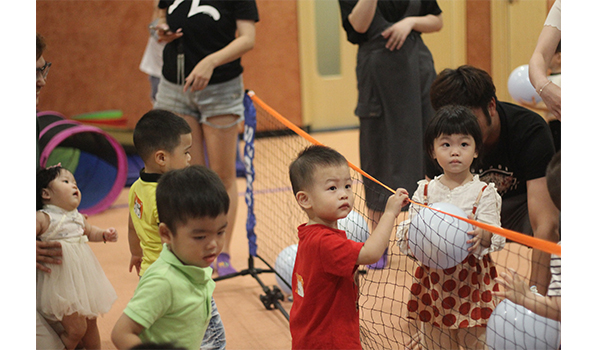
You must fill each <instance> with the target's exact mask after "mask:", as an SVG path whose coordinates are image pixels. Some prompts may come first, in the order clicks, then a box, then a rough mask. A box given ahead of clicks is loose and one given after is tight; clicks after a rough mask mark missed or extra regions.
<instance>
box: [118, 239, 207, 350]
mask: <svg viewBox="0 0 600 350" xmlns="http://www.w3.org/2000/svg"><path fill="white" fill-rule="evenodd" d="M211 275H212V268H210V267H207V268H201V267H196V266H190V265H183V264H182V263H181V261H179V259H178V258H177V257H176V256H175V255H174V254H173V253H172V252H171V251H170V250H169V249H168V248H167V246H166V244H165V245H164V247H163V250H162V252H161V253H160V256H159V258H158V259H157V260H156V261H155V262H154V263H153V264H152V265H151V266H150V267H149V268H148V269H147V270H146V273H144V275H143V276H142V278H141V279H140V283H139V284H138V286H137V288H136V290H135V293H134V295H133V297H132V298H131V300H130V301H129V304H127V307H126V308H125V310H124V311H123V312H124V313H125V314H126V315H127V316H128V317H129V318H131V319H132V320H133V321H135V322H137V323H139V324H140V325H141V326H142V327H144V328H145V330H144V331H143V332H142V333H141V334H140V338H141V339H142V341H143V342H157V343H162V342H173V343H175V344H176V345H177V346H181V347H184V348H186V349H191V350H193V349H200V344H201V343H202V338H203V337H204V333H205V332H206V328H207V327H208V322H209V321H210V315H211V297H212V293H213V291H214V290H215V281H213V279H212V277H211Z"/></svg>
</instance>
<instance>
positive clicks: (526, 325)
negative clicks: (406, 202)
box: [486, 299, 560, 350]
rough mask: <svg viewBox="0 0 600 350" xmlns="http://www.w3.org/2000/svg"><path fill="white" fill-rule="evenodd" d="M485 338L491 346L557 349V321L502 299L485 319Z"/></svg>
mask: <svg viewBox="0 0 600 350" xmlns="http://www.w3.org/2000/svg"><path fill="white" fill-rule="evenodd" d="M486 338H487V340H486V342H487V346H488V347H489V348H490V350H502V349H536V350H556V349H558V347H559V345H560V322H558V321H554V320H551V319H549V318H545V317H542V316H540V315H537V314H535V313H533V312H532V311H530V310H528V309H526V308H525V307H523V306H521V305H517V304H515V303H513V302H512V301H510V300H508V299H504V300H503V301H502V302H501V303H500V304H498V306H496V309H494V311H493V312H492V315H491V316H490V319H489V320H488V324H487V330H486Z"/></svg>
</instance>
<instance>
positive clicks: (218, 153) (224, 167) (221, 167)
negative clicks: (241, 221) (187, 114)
mask: <svg viewBox="0 0 600 350" xmlns="http://www.w3.org/2000/svg"><path fill="white" fill-rule="evenodd" d="M238 119H239V116H237V115H233V114H229V115H220V116H214V117H210V118H208V121H209V122H210V125H209V124H202V130H203V135H204V140H205V142H206V151H207V154H208V163H209V164H210V168H211V169H212V170H213V171H215V172H216V173H217V175H219V178H220V179H221V181H223V184H224V185H225V189H226V190H227V194H228V195H229V212H228V213H227V222H228V223H227V228H226V230H225V245H224V246H223V252H222V253H225V254H227V256H229V252H230V249H231V239H232V234H233V229H234V227H235V217H236V214H237V204H238V193H237V192H238V191H237V182H236V172H235V160H236V147H237V140H236V139H237V137H238V131H237V130H238V128H237V124H233V123H235V121H236V120H238ZM232 124H233V125H232ZM219 126H223V127H222V128H221V127H219ZM217 264H218V261H217ZM227 264H229V262H227ZM227 267H229V268H227ZM219 270H221V271H219ZM217 272H218V273H219V275H220V276H223V275H224V274H229V273H234V272H236V271H235V269H233V268H232V267H231V265H229V266H217Z"/></svg>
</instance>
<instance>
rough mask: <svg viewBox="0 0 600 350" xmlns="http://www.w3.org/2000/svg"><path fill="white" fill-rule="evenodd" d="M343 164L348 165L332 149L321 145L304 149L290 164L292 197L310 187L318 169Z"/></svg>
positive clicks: (342, 157)
mask: <svg viewBox="0 0 600 350" xmlns="http://www.w3.org/2000/svg"><path fill="white" fill-rule="evenodd" d="M343 164H348V161H347V160H346V158H344V156H343V155H341V154H340V153H339V152H338V151H336V150H334V149H333V148H330V147H327V146H321V145H313V146H308V147H306V148H305V149H304V150H302V151H301V152H300V153H298V157H296V160H294V161H293V162H292V164H290V182H291V183H292V190H293V191H294V195H295V194H296V193H298V191H301V190H303V189H306V188H307V186H309V185H310V183H311V180H312V176H313V173H314V172H315V170H316V169H317V168H318V167H321V166H332V165H335V166H339V165H343Z"/></svg>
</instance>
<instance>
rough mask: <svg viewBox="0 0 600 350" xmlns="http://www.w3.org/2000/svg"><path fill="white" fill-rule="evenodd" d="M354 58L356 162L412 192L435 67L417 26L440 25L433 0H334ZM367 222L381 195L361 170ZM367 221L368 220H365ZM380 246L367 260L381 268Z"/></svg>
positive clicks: (421, 167)
mask: <svg viewBox="0 0 600 350" xmlns="http://www.w3.org/2000/svg"><path fill="white" fill-rule="evenodd" d="M339 5H340V10H341V15H342V25H343V27H344V29H345V31H346V34H347V38H348V41H350V42H351V43H353V44H357V45H359V47H358V54H357V63H356V77H357V86H358V103H357V105H356V110H355V114H356V115H357V116H358V117H359V118H360V163H361V168H362V169H363V170H365V171H366V172H367V173H368V174H370V175H372V176H373V177H375V178H376V179H378V180H379V181H381V182H382V183H384V184H386V185H387V186H389V187H391V188H398V187H401V188H406V189H407V190H408V191H409V192H413V191H414V190H415V189H416V187H417V182H418V181H419V180H420V179H422V178H423V177H424V175H425V172H426V167H428V166H429V165H430V163H429V164H428V163H427V162H428V161H427V155H426V154H425V153H424V151H423V133H424V131H425V127H426V126H427V122H428V121H429V120H430V119H431V118H432V117H433V114H434V111H433V108H432V107H431V103H430V100H429V87H430V86H431V83H432V82H433V80H434V79H435V76H436V72H435V69H434V64H433V57H432V55H431V53H430V51H429V49H428V48H427V46H426V45H425V43H424V42H423V40H422V38H421V33H431V32H436V31H439V30H441V29H442V26H443V21H442V10H441V9H440V7H439V6H438V4H437V2H436V1H425V0H410V1H406V0H404V1H403V0H389V1H388V0H386V1H378V0H339ZM363 181H364V183H365V193H366V202H367V208H368V210H369V217H370V218H372V219H373V221H372V222H373V226H376V225H377V222H378V221H379V218H380V217H381V215H382V213H383V210H384V207H385V201H386V199H387V198H388V197H389V193H386V191H385V189H383V188H381V187H380V186H378V185H376V184H375V183H373V182H372V181H370V180H369V179H367V178H363ZM372 229H374V227H373V228H372ZM386 263H387V254H384V256H383V257H382V259H381V260H380V261H379V262H377V263H376V264H373V265H370V267H371V268H379V269H380V268H384V267H385V266H386Z"/></svg>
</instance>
